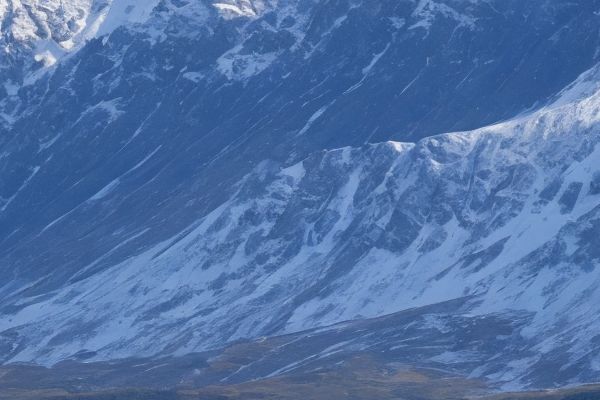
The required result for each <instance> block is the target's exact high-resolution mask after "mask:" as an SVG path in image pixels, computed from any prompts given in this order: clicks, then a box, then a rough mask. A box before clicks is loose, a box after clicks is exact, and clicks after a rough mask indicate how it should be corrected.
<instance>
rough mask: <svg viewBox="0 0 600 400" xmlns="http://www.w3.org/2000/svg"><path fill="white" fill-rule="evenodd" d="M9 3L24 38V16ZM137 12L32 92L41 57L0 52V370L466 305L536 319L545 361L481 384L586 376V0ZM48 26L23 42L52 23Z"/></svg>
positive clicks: (590, 265) (187, 7)
mask: <svg viewBox="0 0 600 400" xmlns="http://www.w3.org/2000/svg"><path fill="white" fill-rule="evenodd" d="M0 1H1V0H0ZM137 3H138V2H136V4H137ZM1 4H3V7H4V8H2V10H3V11H2V12H3V15H4V17H3V18H4V19H3V24H2V29H3V32H12V29H13V28H14V26H15V25H11V24H13V21H14V20H12V19H10V18H9V17H7V15H9V13H8V14H7V11H6V10H9V9H10V10H15V9H16V7H17V6H19V7H21V6H23V7H25V4H26V2H24V1H21V2H17V1H13V2H5V3H1ZM7 4H8V5H9V6H10V7H7ZM28 4H29V3H28ZM31 4H37V5H39V6H40V7H41V5H42V2H40V3H31ZM43 4H47V3H43ZM48 4H54V3H52V2H50V3H48ZM57 4H63V7H66V6H67V4H72V5H74V6H75V5H77V6H81V5H82V4H84V5H85V4H88V3H67V2H63V3H60V2H59V3H57ZM93 4H94V3H89V7H88V6H81V7H83V9H84V14H85V13H88V14H86V15H88V17H89V16H90V15H97V14H93V13H92V11H93V10H97V9H95V8H93V7H94V6H93ZM103 4H104V3H103ZM119 4H120V5H122V6H123V7H121V8H119V7H120V6H118V5H119ZM126 4H129V3H121V2H116V1H115V2H113V3H110V8H108V9H106V10H105V11H106V12H107V14H106V16H105V17H104V19H102V24H100V27H99V28H98V30H97V31H95V32H96V33H94V35H92V36H93V37H92V36H90V39H89V40H88V41H85V40H84V39H83V38H87V37H88V36H85V35H84V33H83V32H87V31H86V29H88V28H90V27H91V26H92V25H93V24H92V25H89V24H88V25H85V26H84V25H81V24H79V25H77V24H75V25H73V26H75V28H73V27H69V25H68V23H67V25H66V26H67V28H68V29H70V30H69V32H67V36H68V35H70V36H68V37H70V38H71V39H65V40H67V41H68V40H71V41H73V43H74V44H75V43H79V44H80V45H79V46H75V45H74V46H73V48H72V49H73V50H72V52H71V53H70V54H69V56H67V57H62V58H60V59H57V62H56V63H55V64H54V65H53V66H52V67H51V68H45V69H44V68H42V69H41V70H37V71H40V72H41V73H39V74H36V75H35V76H34V78H35V79H32V80H30V81H27V79H26V78H27V77H28V76H31V75H27V74H28V73H29V72H31V71H33V70H31V71H30V70H28V69H27V68H21V67H22V66H24V65H26V64H27V61H26V60H27V57H28V56H31V55H32V54H33V53H32V51H33V50H34V49H35V46H34V45H33V44H32V45H31V46H30V47H27V46H25V47H22V48H21V49H24V50H22V51H21V50H19V51H17V50H15V49H17V48H18V46H17V47H15V46H16V44H17V43H21V42H17V41H15V38H14V35H13V36H11V34H9V35H6V34H5V35H3V36H2V40H4V41H5V42H3V43H5V44H7V45H8V47H6V49H8V52H7V53H6V54H7V57H6V58H2V59H0V60H1V61H0V62H2V63H3V65H5V66H9V67H10V68H4V69H2V70H1V71H0V79H1V81H0V91H2V90H4V92H3V93H2V94H5V96H2V97H0V119H1V120H2V122H0V278H1V279H0V282H1V283H0V361H4V362H6V361H17V360H20V361H39V362H47V363H49V362H54V361H57V360H61V359H63V358H65V357H69V356H71V355H73V354H76V353H78V352H80V351H83V350H89V351H91V352H95V353H94V354H96V358H97V359H106V358H113V357H124V356H129V355H135V356H139V355H152V354H155V353H159V352H161V353H169V354H170V353H184V352H188V351H195V350H201V349H206V348H212V347H217V346H221V345H223V344H225V343H227V342H229V341H231V340H235V339H238V338H242V337H256V336H259V335H271V334H278V333H284V332H292V331H297V330H301V329H306V328H312V327H315V326H320V325H323V324H329V323H334V322H337V321H341V320H344V319H353V318H357V317H371V316H378V315H383V314H386V313H391V312H394V311H398V310H403V309H406V308H408V307H413V306H420V305H428V304H433V303H437V302H440V301H445V300H449V299H454V298H457V297H462V296H467V295H468V296H476V298H477V301H476V302H475V303H471V304H472V308H471V309H470V310H469V311H468V312H471V313H472V314H473V315H475V316H483V315H488V313H492V312H504V311H506V310H517V311H519V312H520V311H526V314H527V315H534V317H533V319H532V320H531V321H529V323H528V325H527V328H526V329H525V330H523V332H522V334H523V335H524V336H523V337H524V338H525V339H524V341H525V343H528V345H531V343H533V345H537V346H539V347H538V348H537V349H538V350H539V351H538V352H537V353H538V356H537V358H527V359H525V358H521V357H520V356H517V354H523V353H514V354H515V358H514V359H513V360H512V361H513V362H512V363H509V364H508V366H507V367H506V368H505V369H503V370H501V371H497V374H496V375H495V376H491V378H493V379H496V380H498V381H502V380H503V377H518V378H519V379H522V382H523V384H527V383H529V382H530V380H528V378H527V371H528V370H533V371H536V370H539V369H540V368H548V365H552V364H551V363H552V362H555V363H559V364H560V365H561V368H559V370H560V371H564V373H562V372H561V373H560V374H558V375H557V377H556V381H555V382H550V383H549V384H550V385H552V384H555V383H556V384H560V383H565V382H570V381H571V380H573V381H577V380H589V378H590V377H593V376H595V375H594V374H595V373H596V372H597V369H598V365H599V364H598V359H597V348H596V344H595V343H596V339H594V335H595V333H594V332H595V329H596V325H595V323H596V319H597V315H596V314H595V311H594V309H593V304H594V301H595V299H596V296H597V293H596V290H595V287H596V286H597V285H596V280H597V279H596V276H597V274H596V273H595V266H596V265H597V254H596V250H595V248H596V247H597V246H596V244H597V243H596V241H597V240H596V237H597V234H596V233H597V229H596V222H595V220H596V219H597V218H596V216H595V214H594V213H595V212H596V211H595V210H596V209H595V207H596V206H597V202H598V197H597V196H598V192H599V191H600V190H599V189H598V185H599V182H598V180H599V179H600V178H598V173H597V168H596V167H595V165H596V164H597V161H598V153H597V151H596V143H597V142H598V134H597V128H598V121H597V116H598V105H599V103H598V96H599V95H598V87H597V82H599V79H598V73H597V68H593V69H591V70H590V71H589V72H587V73H585V74H584V75H582V76H581V77H580V78H579V79H578V80H577V82H576V83H575V84H573V85H572V86H570V87H568V88H567V89H565V90H564V91H562V92H560V91H561V89H562V88H563V87H565V86H566V85H568V84H569V83H570V82H572V81H573V80H574V79H575V78H577V76H579V75H580V74H581V73H582V72H584V71H585V70H587V69H589V68H591V67H592V66H593V65H595V64H596V63H597V62H598V61H599V59H598V58H599V54H600V53H598V51H597V49H598V42H599V38H600V24H598V18H599V17H598V10H600V1H597V0H585V1H584V0H573V1H570V2H562V1H558V0H535V1H528V2H523V1H521V0H488V1H471V0H444V1H441V0H440V1H424V0H419V1H417V0H402V1H398V0H377V1H368V2H367V1H365V2H356V1H349V0H348V1H347V0H336V1H333V0H331V1H296V0H281V1H278V2H275V1H273V2H266V1H265V2H259V1H254V2H248V1H243V0H242V1H218V2H216V1H210V2H204V1H192V0H168V1H167V0H164V1H161V2H159V3H157V5H156V7H153V8H152V10H151V12H150V14H148V12H149V11H148V10H150V8H143V10H146V11H148V12H146V11H144V12H143V13H142V12H138V11H139V10H141V9H138V8H133V9H132V8H129V7H128V6H126ZM140 4H141V3H140ZM149 4H150V3H144V5H149ZM131 5H133V3H131ZM86 7H87V8H86ZM136 7H137V6H136ZM148 7H149V6H148ZM67 8H68V7H67ZM21 9H22V8H21ZM127 9H129V11H127ZM25 10H27V7H25ZM65 10H66V9H65ZM69 10H75V8H72V9H71V8H69ZM86 10H87V11H86ZM90 10H92V11H90ZM135 10H137V11H135ZM40 12H41V13H42V14H44V12H42V11H40ZM40 12H36V13H34V15H33V16H31V15H29V14H27V15H28V16H26V17H23V18H25V19H24V21H29V22H32V21H34V20H35V18H38V19H40V21H42V22H40V24H42V26H48V27H51V29H58V28H55V27H56V26H58V27H61V26H63V25H61V23H62V22H61V23H59V22H56V21H54V20H52V21H54V22H52V21H49V20H48V18H49V17H44V16H43V15H42V14H40ZM65 12H66V11H65ZM69 12H75V11H69ZM111 12H114V13H115V14H114V15H113V17H114V18H113V17H110V15H111V14H110V13H111ZM49 13H50V14H52V16H53V17H56V16H57V15H58V14H60V13H54V12H49ZM67 14H68V13H67ZM67 14H65V15H67ZM68 15H71V14H68ZM73 15H74V14H73ZM77 15H79V14H77ZM98 15H99V14H98ZM124 15H127V17H125V16H124ZM88 17H85V20H86V21H88ZM109 17H110V18H109ZM69 18H71V17H69ZM81 18H84V17H83V16H82V17H81ZM61 21H66V19H65V20H61ZM107 21H113V22H111V23H109V22H107ZM29 22H28V23H29ZM32 23H34V22H32ZM86 23H87V22H86ZM44 24H46V25H44ZM48 24H50V25H48ZM117 26H118V27H119V28H116V29H114V30H113V28H115V27H117ZM53 27H54V28H53ZM86 27H87V28H86ZM49 29H50V28H49ZM90 29H91V28H90ZM103 29H104V30H103ZM109 31H110V32H111V33H110V34H107V32H109ZM36 32H37V31H36ZM40 32H42V31H40ZM52 32H54V31H52ZM56 32H58V30H56ZM90 32H91V31H90ZM35 35H41V34H39V32H38V33H36V34H35ZM52 35H54V36H52ZM56 35H58V34H50V35H49V36H48V35H47V36H45V37H42V36H39V38H38V39H36V37H38V36H36V37H34V39H32V40H33V41H32V42H31V43H37V42H36V41H40V40H41V41H46V42H49V41H51V42H52V43H55V44H56V46H59V47H61V46H62V45H61V43H63V42H64V40H62V36H60V35H58V36H56ZM77 35H83V36H77ZM96 36H97V37H96ZM57 38H58V39H57ZM61 40H62V41H61ZM40 43H41V42H40ZM53 46H54V45H53ZM67 47H68V46H67ZM19 48H20V47H19ZM61 48H63V49H64V48H65V47H64V46H62V47H61ZM75 50H77V51H75ZM61 51H62V50H61ZM558 92H560V93H558ZM515 114H519V115H521V117H519V118H517V119H514V118H512V119H510V120H509V121H508V122H505V123H501V124H496V125H493V126H491V127H488V128H484V129H479V130H476V131H472V132H466V133H455V134H449V135H442V136H435V137H431V138H428V139H423V140H417V139H420V138H422V137H424V136H427V135H428V134H431V133H439V132H443V131H446V132H448V131H452V130H456V129H466V128H474V127H480V126H485V125H488V124H489V123H490V122H493V121H497V120H499V119H505V118H507V117H509V116H514V115H515ZM391 139H394V140H396V141H395V142H387V141H388V140H391ZM375 142H378V143H380V144H372V143H375ZM409 142H414V143H413V144H409ZM366 143H368V144H366ZM580 292H582V293H584V295H581V296H578V293H580ZM564 293H566V295H564ZM559 294H560V295H559ZM539 332H546V333H547V338H548V339H547V341H546V342H544V343H541V342H539V341H536V338H538V337H539V335H538V334H539ZM573 337H575V338H576V340H571V339H572V338H573ZM532 353H533V354H536V352H535V351H533V352H532ZM449 362H450V361H449ZM490 374H491V372H490V370H489V369H482V370H481V371H480V375H482V376H488V375H490Z"/></svg>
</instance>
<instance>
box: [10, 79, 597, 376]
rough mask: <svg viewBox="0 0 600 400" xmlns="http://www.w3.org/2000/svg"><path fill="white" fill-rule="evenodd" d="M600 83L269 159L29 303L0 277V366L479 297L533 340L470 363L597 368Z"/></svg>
mask: <svg viewBox="0 0 600 400" xmlns="http://www.w3.org/2000/svg"><path fill="white" fill-rule="evenodd" d="M598 82H600V80H598V70H597V69H594V70H591V71H589V72H588V73H586V74H584V75H582V77H581V78H580V79H579V80H578V81H577V82H576V83H575V84H573V85H572V86H570V87H569V88H567V89H566V90H565V91H563V92H562V93H561V95H560V96H559V98H558V99H557V100H556V102H555V103H554V104H552V105H549V106H547V107H545V108H543V109H541V110H540V111H538V112H535V113H533V114H531V115H529V116H525V117H521V118H517V119H514V120H511V121H508V122H505V123H501V124H497V125H494V126H491V127H487V128H483V129H479V130H476V131H472V132H465V133H453V134H446V135H441V136H435V137H432V138H427V139H424V140H422V141H420V142H418V143H416V144H407V143H396V142H389V143H383V144H374V145H366V146H363V147H357V148H343V149H339V150H329V151H320V152H317V153H315V154H312V155H310V156H309V157H308V158H306V159H305V160H303V161H302V162H300V163H297V164H295V165H292V166H289V167H285V168H283V169H281V167H280V166H279V165H278V164H277V163H274V162H264V163H262V164H260V165H259V166H257V167H256V168H255V169H254V171H253V172H251V173H250V174H248V175H247V176H246V177H245V178H244V179H242V180H241V181H240V182H239V183H238V184H237V185H236V187H237V189H236V193H235V194H234V195H233V196H232V197H231V198H230V199H228V200H227V201H225V202H224V203H223V204H222V205H221V206H219V207H218V208H216V209H215V210H214V211H212V212H211V213H210V214H208V215H207V216H206V217H204V218H202V219H200V220H198V221H197V222H195V223H193V224H192V225H190V227H189V229H187V230H185V231H184V232H182V233H181V234H178V235H176V236H174V237H172V238H170V239H168V240H165V241H163V242H162V243H160V244H158V245H156V246H153V247H150V248H147V249H145V251H144V252H143V253H142V254H140V255H137V256H134V257H130V258H128V259H127V260H126V261H124V262H122V263H120V264H118V265H115V266H114V267H111V268H106V269H104V270H102V271H97V270H96V268H97V265H98V263H99V262H100V261H101V260H98V261H96V262H93V263H90V264H89V265H87V266H86V267H85V268H82V269H81V270H79V271H78V273H77V274H75V275H74V276H73V277H72V278H71V279H70V280H69V283H68V284H65V285H64V286H62V287H61V288H60V289H57V290H54V291H50V292H47V293H44V294H43V295H41V296H35V297H29V296H28V295H27V292H28V290H23V288H18V289H17V290H15V288H14V287H12V288H11V285H10V284H9V285H7V286H4V287H3V289H2V292H3V294H4V298H5V299H6V300H5V307H4V314H3V316H2V325H3V326H6V327H7V329H5V330H4V332H3V333H2V340H3V349H5V351H4V352H3V353H4V354H6V356H5V358H4V360H5V361H20V360H22V361H25V360H36V361H41V362H53V361H57V360H60V359H62V358H65V357H69V356H71V355H74V354H75V353H77V352H80V351H83V350H87V351H93V352H96V357H97V358H101V359H106V358H114V357H122V356H130V355H151V354H155V353H161V352H166V353H186V352H191V351H198V350H202V349H207V348H211V347H216V346H219V345H221V344H223V343H226V342H229V341H233V340H236V339H240V338H245V337H257V336H260V335H273V334H278V333H284V332H294V331H298V330H302V329H307V328H311V327H314V326H320V325H325V324H331V323H335V322H339V321H343V320H348V319H356V318H360V317H374V316H378V315H384V314H388V313H392V312H395V311H398V310H403V309H407V308H410V307H416V306H423V305H428V304H434V303H438V302H443V301H446V300H451V299H456V298H460V297H464V296H474V298H475V299H476V301H475V302H473V303H472V305H471V307H470V309H469V312H470V313H471V314H472V315H480V316H485V315H488V314H492V313H502V312H508V311H511V312H525V313H527V314H531V315H533V318H532V319H531V320H530V321H528V323H527V325H526V326H525V327H524V328H523V329H522V330H520V335H521V336H522V338H523V340H524V341H525V340H526V341H527V342H528V343H530V346H531V347H529V348H530V349H533V350H535V351H532V352H531V353H530V355H529V356H528V357H526V358H521V356H519V355H518V354H521V353H518V354H517V353H515V358H514V359H511V361H510V362H508V363H506V366H505V368H503V369H500V370H498V369H497V368H496V369H495V372H494V373H489V369H488V368H486V365H482V366H481V368H480V369H478V370H477V371H478V372H477V371H475V372H473V374H476V375H477V373H479V374H480V375H481V376H482V377H486V378H489V379H492V380H496V381H504V380H506V379H507V378H510V379H511V380H513V383H515V384H519V382H521V384H524V385H526V384H528V383H531V381H529V380H528V376H533V375H536V376H537V375H539V371H540V369H547V368H551V369H553V368H555V369H557V370H559V371H561V372H560V373H557V374H556V375H553V379H554V381H553V382H547V383H548V384H565V383H570V382H576V381H578V380H581V379H583V377H585V379H589V378H590V377H593V376H596V375H595V374H597V373H600V371H598V362H599V361H600V347H598V345H597V343H596V342H597V340H596V339H595V338H596V332H597V330H598V324H599V318H600V314H598V312H597V311H596V304H597V303H598V300H599V298H598V297H599V296H600V291H599V290H598V288H599V287H600V285H599V284H600V282H599V279H600V277H599V275H598V274H597V268H598V264H599V261H600V259H599V258H598V250H597V249H598V243H597V240H598V237H600V236H599V235H598V221H600V214H599V212H600V211H599V210H600V208H599V205H600V170H599V169H598V165H600V148H598V146H597V144H598V143H599V142H600V90H599V84H598ZM119 184H121V183H120V182H116V183H114V184H113V185H112V186H109V187H107V188H105V189H104V190H103V191H102V192H99V193H97V194H96V195H95V196H94V197H93V198H91V199H90V200H89V204H90V206H92V205H93V204H94V203H98V202H100V203H101V202H104V201H106V200H105V199H106V198H108V197H109V196H110V193H111V191H112V190H114V187H115V186H117V185H119ZM48 229H52V227H49V228H48ZM55 234H59V233H58V231H55ZM124 245H126V242H123V243H121V244H120V245H118V246H116V247H115V248H114V249H113V250H112V251H111V252H109V253H107V254H106V257H107V258H108V257H110V256H111V253H114V252H118V251H119V248H120V247H121V246H124ZM36 284H38V283H37V282H35V283H34V284H33V286H32V287H35V285H36ZM34 293H35V292H34ZM7 302H10V306H8V307H7V304H8V303H7ZM452 357H453V356H452V354H447V358H448V362H449V363H452V362H453V361H452Z"/></svg>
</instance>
